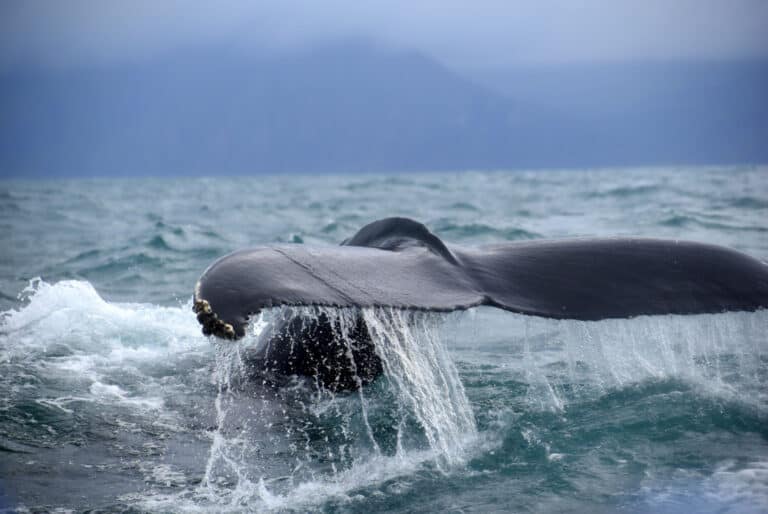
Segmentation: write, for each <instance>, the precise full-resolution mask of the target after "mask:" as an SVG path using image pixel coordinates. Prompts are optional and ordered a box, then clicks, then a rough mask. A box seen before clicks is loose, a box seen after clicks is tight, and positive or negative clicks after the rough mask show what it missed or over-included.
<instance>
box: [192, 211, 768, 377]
mask: <svg viewBox="0 0 768 514" xmlns="http://www.w3.org/2000/svg"><path fill="white" fill-rule="evenodd" d="M281 305H282V306H310V305H318V306H337V307H373V306H390V307H395V308H402V309H417V310H429V311H453V310H460V309H467V308H470V307H474V306H478V305H488V306H492V307H498V308H500V309H505V310H508V311H512V312H518V313H523V314H529V315H533V316H542V317H547V318H557V319H577V320H595V321H596V320H601V319H606V318H627V317H633V316H639V315H654V314H701V313H717V312H724V311H754V310H757V309H761V308H767V307H768V265H767V264H766V263H764V262H761V261H759V260H757V259H754V258H752V257H750V256H748V255H745V254H743V253H740V252H737V251H735V250H731V249H728V248H723V247H720V246H715V245H710V244H703V243H692V242H685V241H665V240H657V239H642V238H600V239H570V240H551V241H527V242H515V243H507V244H501V245H493V246H485V247H480V248H476V249H469V248H467V249H464V248H458V247H456V248H449V247H448V246H446V245H445V244H444V243H443V242H442V241H441V240H440V239H439V238H438V237H437V236H435V235H434V234H432V233H431V232H430V231H429V230H428V229H427V228H426V227H425V226H424V225H422V224H420V223H417V222H415V221H413V220H410V219H406V218H387V219H383V220H379V221H375V222H373V223H371V224H369V225H367V226H365V227H363V228H362V229H361V230H360V231H359V232H358V233H357V234H355V235H354V236H352V237H351V238H350V239H347V240H346V241H344V243H342V245H341V246H336V247H309V246H304V245H282V246H263V247H257V248H252V249H247V250H239V251H236V252H234V253H231V254H229V255H227V256H225V257H222V258H221V259H219V260H217V261H216V262H214V263H213V264H212V265H211V266H210V267H209V268H208V269H207V270H206V271H205V272H204V273H203V275H202V277H201V278H200V280H199V282H198V283H197V286H196V288H195V298H194V309H195V311H196V312H197V314H198V320H199V321H200V323H201V324H202V326H203V333H205V334H214V335H216V336H219V337H222V338H227V339H236V338H239V337H242V336H243V335H244V334H245V328H246V326H247V322H248V318H249V316H251V315H253V314H256V313H258V312H259V311H261V310H262V309H265V308H269V307H276V306H281ZM297 323H298V322H297ZM360 323H361V324H362V326H361V327H360V328H359V341H360V348H361V349H360V352H359V354H360V356H361V357H360V358H362V356H363V355H368V353H369V351H370V349H371V348H372V343H370V338H368V337H367V333H366V332H365V326H364V323H363V322H362V320H361V321H360ZM315 324H316V325H317V326H315V327H314V328H311V330H304V331H303V335H302V336H301V337H304V338H305V339H306V340H312V341H314V343H313V344H312V345H311V346H312V348H309V347H308V348H309V349H306V350H302V351H303V352H304V353H301V354H291V355H292V356H291V358H290V359H289V358H288V357H289V354H287V353H280V352H281V351H282V350H281V348H283V347H284V346H285V345H286V341H293V342H294V343H295V342H296V339H297V327H298V326H300V325H298V324H297V325H292V324H291V323H290V322H284V327H283V328H284V330H283V331H282V332H281V331H278V333H281V334H282V335H278V336H276V338H275V342H276V343H279V341H278V340H280V341H283V342H282V343H280V344H277V345H276V346H273V347H272V349H271V350H270V351H272V352H276V353H274V355H273V356H272V360H273V361H275V360H276V361H279V362H285V363H286V366H285V367H284V369H283V371H285V372H289V373H297V374H316V373H317V365H315V364H313V363H314V362H315V361H317V359H320V360H322V359H323V357H328V356H329V355H331V354H333V355H336V354H337V353H339V352H340V351H341V350H340V347H338V345H337V346H334V344H333V341H334V340H335V339H334V337H333V336H332V333H333V331H332V330H331V328H332V327H329V326H327V320H326V322H325V325H326V326H325V327H323V324H324V322H323V321H322V319H320V320H319V321H316V322H315ZM366 341H367V342H366ZM281 344H282V346H281ZM366 345H367V346H366ZM334 348H335V349H334ZM337 350H338V351H337ZM317 352H320V353H317ZM262 357H263V356H262ZM366 358H367V357H366ZM348 360H349V359H348V358H347V357H346V356H344V355H341V354H340V353H339V358H338V359H335V360H334V359H330V360H328V359H326V363H333V364H338V365H340V366H341V365H343V364H344V363H345V362H347V361H348ZM369 360H370V362H369V364H366V366H368V367H369V368H370V371H371V375H375V374H376V373H375V372H377V370H379V368H380V363H378V361H377V359H376V358H375V356H373V357H371V358H370V359H369ZM366 362H368V361H366ZM313 370H314V371H313ZM329 379H332V380H337V382H338V381H341V382H346V381H348V380H350V379H349V377H346V376H344V377H341V376H338V377H337V376H333V377H330V378H329Z"/></svg>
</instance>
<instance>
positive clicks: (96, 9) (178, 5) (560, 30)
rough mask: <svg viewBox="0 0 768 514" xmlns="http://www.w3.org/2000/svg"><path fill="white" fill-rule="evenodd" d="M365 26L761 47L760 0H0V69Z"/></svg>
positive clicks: (573, 45)
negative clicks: (266, 0)
mask: <svg viewBox="0 0 768 514" xmlns="http://www.w3.org/2000/svg"><path fill="white" fill-rule="evenodd" d="M344 38H365V39H371V40H373V41H379V42H382V43H385V44H387V45H392V46H395V47H401V48H407V49H416V50H419V51H423V52H425V53H427V54H429V55H432V56H434V57H436V58H438V59H440V60H441V61H443V62H444V63H446V64H448V65H449V66H453V67H456V68H472V67H474V68H505V67H510V66H514V65H518V64H559V63H572V62H603V61H627V60H638V59H642V60H647V59H654V60H658V59H681V58H682V59H739V58H754V57H766V56H768V1H766V0H637V1H629V0H627V1H611V0H572V1H568V0H521V1H481V0H477V1H470V0H466V1H462V2H459V1H454V0H425V1H416V0H386V1H365V0H359V1H346V2H342V1H337V0H323V1H309V0H281V1H275V2H253V1H251V2H239V1H234V0H219V1H216V2H189V1H176V0H147V1H145V0H129V1H110V0H68V1H54V0H51V1H36V0H2V1H0V69H6V70H7V69H9V68H13V67H16V66H29V65H33V66H41V65H42V66H51V65H53V66H72V65H83V64H86V65H90V64H94V63H104V62H107V63H110V62H119V61H121V60H126V59H131V60H132V59H141V58H144V57H145V56H147V55H153V54H157V53H158V52H161V53H162V52H167V51H169V50H175V49H178V48H183V47H185V46H189V45H208V44H212V43H215V44H222V43H224V44H234V45H238V46H242V47H244V48H246V49H262V50H263V49H266V50H268V51H279V50H284V49H291V48H297V47H298V48H301V47H303V46H304V45H311V44H317V43H318V42H322V41H327V40H334V39H344Z"/></svg>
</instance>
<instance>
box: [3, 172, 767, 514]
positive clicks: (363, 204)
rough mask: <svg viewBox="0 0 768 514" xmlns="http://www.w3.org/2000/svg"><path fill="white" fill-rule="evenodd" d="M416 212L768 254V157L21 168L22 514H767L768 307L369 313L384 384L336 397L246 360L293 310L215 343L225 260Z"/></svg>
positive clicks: (481, 230)
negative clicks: (723, 164) (546, 315)
mask: <svg viewBox="0 0 768 514" xmlns="http://www.w3.org/2000/svg"><path fill="white" fill-rule="evenodd" d="M392 215H403V216H409V217H412V218H415V219H417V220H420V221H423V222H425V223H426V224H427V225H428V226H429V227H430V228H431V229H433V231H435V232H436V233H437V234H438V235H440V236H441V237H442V238H443V239H444V240H446V241H448V242H450V243H454V244H466V245H472V244H482V243H491V242H499V241H505V240H519V239H527V238H540V237H548V238H552V237H570V236H591V235H644V236H654V237H667V238H680V239H692V240H699V241H706V242H712V243H718V244H723V245H727V246H731V247H734V248H737V249H740V250H742V251H745V252H747V253H749V254H751V255H754V256H756V257H759V258H762V259H768V223H766V220H768V168H766V167H755V168H738V169H737V168H696V169H685V168H682V169H672V168H668V169H637V170H599V171H562V172H557V171H551V172H538V173H534V172H510V173H504V172H496V173H465V174H437V173H435V174H419V175H398V176H391V177H386V176H369V175H365V176H331V177H328V176H325V177H295V176H291V177H284V178H280V177H269V178H265V177H254V178H240V179H235V178H233V179H193V180H182V179H179V180H153V179H141V180H120V181H109V180H73V181H42V182H7V181H6V182H0V244H1V245H2V246H0V248H2V250H1V252H2V253H0V257H1V259H0V310H2V311H3V314H2V318H3V319H2V321H0V510H2V508H7V509H12V510H13V509H15V510H19V511H25V510H29V511H34V512H38V511H46V510H48V511H54V510H56V509H57V508H60V509H64V510H67V509H71V510H74V511H83V510H88V509H99V510H106V511H130V512H145V511H148V512H178V511H192V512H201V511H202V512H222V511H231V512H240V511H261V510H277V511H292V510H296V511H327V512H347V511H349V512H356V511H367V512H379V511H381V512H383V511H387V512H410V511H451V512H458V511H462V512H493V511H513V512H572V511H576V512H579V511H580V512H583V511H592V512H617V511H619V512H632V513H645V512H694V511H695V512H734V513H735V512H755V513H757V512H765V511H766V510H768V428H766V427H768V385H767V384H768V341H767V340H766V339H767V338H766V335H765V334H766V332H767V331H766V329H767V328H768V312H765V311H763V312H757V313H730V314H720V315H706V316H683V317H680V316H657V317H641V318H636V319H632V320H609V321H603V322H597V323H595V322H587V323H585V322H572V321H552V320H543V319H537V318H531V317H525V316H520V315H514V314H510V313H503V312H497V311H494V310H492V309H477V310H474V311H470V312H468V313H463V314H452V315H447V316H446V315H435V314H424V313H420V314H417V313H404V312H398V311H390V310H386V309H370V310H365V311H364V312H362V315H363V316H364V318H365V320H366V323H367V324H368V326H369V329H370V330H371V332H372V335H373V337H374V339H375V340H376V341H377V342H378V343H379V344H378V347H379V348H380V353H381V357H382V359H383V361H384V364H385V369H386V375H385V376H384V377H382V378H381V379H379V380H377V381H376V382H375V383H374V384H372V385H370V386H368V387H366V388H364V389H363V390H362V391H360V392H356V393H348V394H336V395H333V394H330V393H328V392H318V391H317V390H315V389H313V388H311V387H308V386H307V385H306V384H302V383H301V382H300V381H296V382H295V383H293V384H289V385H288V386H286V387H283V388H281V389H279V390H275V389H273V388H270V387H268V385H265V384H262V383H260V382H259V381H257V380H254V379H253V376H252V375H251V374H249V372H248V370H247V369H246V368H245V367H244V366H243V361H242V359H241V356H242V353H243V352H245V351H247V349H248V348H249V347H251V346H253V345H254V344H256V339H257V335H256V334H257V333H258V332H259V331H261V330H266V329H267V328H266V326H267V325H265V323H266V322H267V321H268V320H269V317H270V316H279V315H280V312H267V313H265V315H264V316H263V317H262V318H260V319H258V320H255V321H254V324H253V328H252V334H251V335H250V336H249V337H247V338H246V339H245V340H243V341H241V342H238V343H237V344H232V343H219V342H216V341H213V340H209V339H207V338H205V337H204V336H202V334H201V333H200V330H199V326H198V325H197V322H196V321H195V318H194V315H193V313H192V311H191V308H190V297H191V291H192V287H193V285H194V282H195V280H196V279H197V277H198V276H199V274H200V273H201V272H202V270H203V269H204V268H205V267H206V266H207V265H208V264H209V263H210V262H211V261H212V260H213V259H214V258H216V257H218V256H220V255H223V254H225V253H227V252H229V251H232V250H234V249H237V248H241V247H244V246H249V245H254V244H260V243H271V242H296V243H304V244H336V243H338V242H339V241H341V240H342V239H344V238H345V237H347V236H349V235H351V234H352V233H354V231H356V230H357V229H358V228H360V227H361V226H362V225H363V224H365V223H367V222H369V221H372V220H374V219H377V218H381V217H385V216H392ZM37 277H40V278H39V279H38V278H37ZM19 295H20V296H19ZM308 314H312V313H310V312H308ZM327 314H328V315H330V316H335V317H336V318H335V319H337V320H338V321H339V326H340V327H342V329H343V327H344V326H346V325H345V324H346V323H348V320H349V319H350V318H352V317H353V316H355V315H357V314H358V313H354V312H350V311H344V310H342V311H328V312H327Z"/></svg>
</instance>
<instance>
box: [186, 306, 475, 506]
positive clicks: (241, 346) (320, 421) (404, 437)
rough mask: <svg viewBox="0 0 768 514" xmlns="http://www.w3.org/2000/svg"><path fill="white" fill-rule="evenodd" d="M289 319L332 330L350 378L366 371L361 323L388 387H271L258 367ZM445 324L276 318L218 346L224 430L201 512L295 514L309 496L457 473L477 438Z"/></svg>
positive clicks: (385, 318)
mask: <svg viewBox="0 0 768 514" xmlns="http://www.w3.org/2000/svg"><path fill="white" fill-rule="evenodd" d="M286 316H291V317H294V316H299V317H300V318H302V319H304V320H307V322H308V323H309V322H311V321H312V320H313V319H314V320H317V319H320V318H321V317H322V319H323V320H324V321H325V320H328V321H329V322H330V325H331V326H332V327H333V330H334V333H335V335H336V336H337V337H339V338H340V340H341V341H343V342H344V344H346V345H347V355H346V356H347V359H348V361H349V364H350V366H351V368H352V369H353V370H355V369H356V368H357V367H358V366H359V365H360V363H359V362H355V359H354V357H353V352H352V347H351V345H352V344H353V339H352V336H351V334H352V333H353V331H354V329H355V326H356V323H357V322H358V320H359V318H360V317H361V316H362V319H363V320H364V322H365V324H366V325H367V327H368V331H369V333H370V335H371V338H372V340H373V342H374V344H375V348H376V352H377V354H378V357H379V358H380V359H381V361H382V364H383V375H382V376H381V377H380V378H379V379H378V380H376V381H375V382H374V383H372V384H370V385H368V386H366V387H358V388H356V390H353V391H348V392H335V391H333V390H331V389H328V388H325V387H323V385H322V384H320V383H318V382H317V381H315V380H313V379H312V378H309V377H304V378H302V377H295V376H294V377H290V378H286V377H283V381H282V382H281V383H280V387H271V385H273V384H272V381H273V380H274V377H273V376H271V373H270V369H269V368H270V363H264V362H261V361H255V360H252V359H251V356H252V355H253V354H254V352H257V351H258V349H259V347H260V346H261V345H269V344H275V342H274V340H273V339H272V336H273V335H274V333H273V332H272V327H274V326H275V325H276V324H278V323H279V322H280V321H283V320H284V319H285V317H286ZM440 323H441V317H440V316H439V315H436V314H429V313H419V312H403V311H398V310H394V309H380V308H376V309H332V308H319V307H312V308H299V309H297V308H293V309H290V310H285V309H275V310H272V311H267V312H265V313H263V314H262V315H261V316H260V317H259V319H258V320H256V322H255V323H253V324H252V330H251V331H252V334H253V336H252V337H248V338H246V340H245V341H244V342H240V343H218V344H217V352H216V365H215V372H214V380H215V382H216V385H217V387H218V396H217V398H216V413H217V427H216V429H215V430H214V431H213V433H212V435H211V437H212V442H211V448H210V455H209V458H208V462H207V465H206V470H205V477H204V479H203V481H202V483H201V485H200V487H199V490H198V492H197V494H196V496H197V501H200V500H202V499H209V500H212V501H216V503H218V504H221V501H222V499H226V501H227V502H228V503H229V504H230V505H231V506H232V507H237V506H238V505H245V504H246V503H249V502H250V504H251V505H252V502H254V501H259V502H261V504H263V506H264V507H267V508H270V507H272V508H280V507H285V506H286V505H291V506H293V507H295V506H296V504H297V503H299V504H301V503H302V501H303V500H302V498H304V496H307V497H308V498H304V499H309V497H311V500H312V501H316V500H317V498H316V496H317V495H318V494H319V495H320V496H326V495H342V496H343V495H344V494H346V493H347V492H349V491H350V490H354V489H355V488H359V487H364V486H365V485H367V484H368V483H370V482H375V481H377V480H382V479H385V478H387V477H391V476H396V475H398V474H401V473H407V472H408V471H409V470H410V471H412V470H413V469H416V468H418V467H420V466H427V467H436V468H437V469H442V470H448V469H449V468H450V467H452V466H455V465H457V464H459V463H461V462H463V459H464V455H465V447H466V445H467V444H468V443H469V442H470V441H472V440H473V439H474V438H475V436H476V434H477V429H476V427H475V422H474V416H473V413H472V409H471V407H470V404H469V401H468V400H467V397H466V395H465V392H464V389H463V386H462V385H461V381H460V379H459V376H458V372H457V370H456V367H455V365H454V364H453V362H452V361H451V358H450V357H449V355H448V352H447V350H446V348H445V346H444V343H443V341H442V339H441V338H440V337H439V325H440ZM294 344H307V343H306V341H294ZM286 381H287V383H286ZM360 382H361V381H360ZM265 453H269V454H271V455H275V454H278V455H282V456H283V457H284V458H282V459H280V462H277V461H276V460H275V459H265V458H263V454H265Z"/></svg>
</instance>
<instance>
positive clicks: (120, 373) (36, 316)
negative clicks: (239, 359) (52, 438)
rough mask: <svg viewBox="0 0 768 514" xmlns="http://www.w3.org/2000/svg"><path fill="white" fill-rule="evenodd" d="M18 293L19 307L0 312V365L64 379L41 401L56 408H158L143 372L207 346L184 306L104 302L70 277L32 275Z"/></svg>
mask: <svg viewBox="0 0 768 514" xmlns="http://www.w3.org/2000/svg"><path fill="white" fill-rule="evenodd" d="M21 296H22V297H23V298H24V300H25V302H26V303H25V304H24V305H23V306H22V307H21V308H19V309H16V310H10V311H7V312H4V313H2V314H1V315H0V319H2V325H0V366H5V367H8V370H7V372H6V375H11V374H13V375H15V379H16V380H18V378H19V372H20V371H19V370H22V369H23V370H27V371H28V372H30V373H31V375H32V376H34V377H39V376H44V377H47V378H53V377H56V378H58V379H59V380H61V381H62V382H63V383H68V384H69V385H68V386H64V385H63V384H62V387H64V388H66V389H67V390H68V392H69V393H70V394H69V395H67V396H61V397H59V398H48V399H41V400H42V401H44V402H45V404H46V405H49V406H52V407H55V408H59V409H61V410H64V411H72V410H76V409H77V408H78V405H79V402H99V403H113V404H119V405H122V406H124V407H127V408H135V409H139V410H160V409H162V407H163V406H164V401H163V399H162V398H161V397H159V396H158V395H157V394H156V392H153V391H155V390H156V389H157V388H156V387H153V385H154V383H155V382H156V379H155V378H153V376H152V374H148V370H151V369H155V370H156V368H158V367H160V368H162V367H167V369H168V373H172V372H173V369H174V365H175V363H176V362H178V361H179V360H180V359H188V358H190V357H191V356H192V357H194V356H197V357H202V358H204V357H205V356H206V355H207V354H209V352H210V351H211V350H210V345H209V343H208V341H207V339H206V338H205V337H204V336H202V334H201V333H200V331H199V326H198V324H197V321H196V320H195V317H194V313H193V312H192V310H191V306H190V305H191V304H188V305H186V306H180V307H158V306H153V305H146V304H129V303H126V304H120V303H110V302H107V301H105V300H104V299H103V298H101V297H100V296H99V294H98V293H97V292H96V290H95V289H94V288H93V286H92V285H91V284H89V283H88V282H83V281H74V280H67V281H62V282H58V283H56V284H48V283H46V282H44V281H42V280H40V279H35V280H32V281H31V282H30V285H29V286H28V287H27V288H26V289H25V290H24V291H23V292H22V295H21ZM11 370H13V371H11ZM154 374H160V375H162V373H157V372H155V373H154ZM126 381H127V382H126ZM126 384H130V386H131V390H127V389H126V387H127V385H126Z"/></svg>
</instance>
